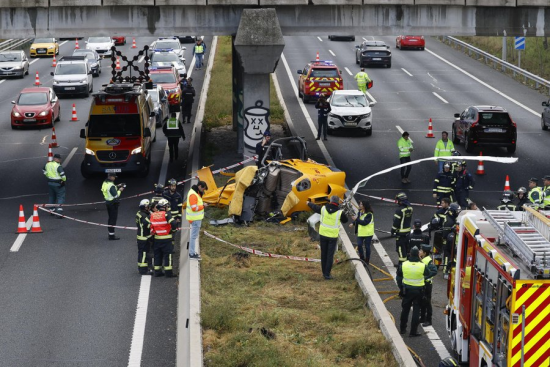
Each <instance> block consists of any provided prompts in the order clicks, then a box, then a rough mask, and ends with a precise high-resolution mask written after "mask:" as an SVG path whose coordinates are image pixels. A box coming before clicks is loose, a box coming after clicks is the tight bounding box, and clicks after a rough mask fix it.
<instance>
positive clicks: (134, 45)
mask: <svg viewBox="0 0 550 367" xmlns="http://www.w3.org/2000/svg"><path fill="white" fill-rule="evenodd" d="M132 48H137V46H136V37H132Z"/></svg>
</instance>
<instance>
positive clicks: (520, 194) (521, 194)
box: [516, 187, 529, 211]
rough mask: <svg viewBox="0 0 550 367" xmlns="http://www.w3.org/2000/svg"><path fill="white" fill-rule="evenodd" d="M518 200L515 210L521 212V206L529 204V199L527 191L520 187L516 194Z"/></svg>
mask: <svg viewBox="0 0 550 367" xmlns="http://www.w3.org/2000/svg"><path fill="white" fill-rule="evenodd" d="M516 196H517V198H518V203H517V204H516V210H521V211H523V210H524V209H523V206H524V205H525V204H529V198H528V197H527V189H526V188H525V187H520V188H519V189H518V191H517V192H516Z"/></svg>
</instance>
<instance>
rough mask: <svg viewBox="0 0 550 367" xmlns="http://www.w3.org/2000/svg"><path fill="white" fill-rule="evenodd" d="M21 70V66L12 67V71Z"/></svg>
mask: <svg viewBox="0 0 550 367" xmlns="http://www.w3.org/2000/svg"><path fill="white" fill-rule="evenodd" d="M21 69H23V67H22V66H14V67H13V70H21Z"/></svg>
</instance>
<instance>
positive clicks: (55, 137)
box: [50, 126, 59, 148]
mask: <svg viewBox="0 0 550 367" xmlns="http://www.w3.org/2000/svg"><path fill="white" fill-rule="evenodd" d="M50 145H51V146H52V148H57V147H58V146H59V145H57V136H55V127H53V126H52V143H51V144H50Z"/></svg>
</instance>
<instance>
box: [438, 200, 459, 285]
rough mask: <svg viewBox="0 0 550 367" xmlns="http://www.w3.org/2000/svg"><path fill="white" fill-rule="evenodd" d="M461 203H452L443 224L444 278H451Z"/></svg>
mask: <svg viewBox="0 0 550 367" xmlns="http://www.w3.org/2000/svg"><path fill="white" fill-rule="evenodd" d="M460 210H461V209H460V205H458V204H457V203H451V205H449V209H448V210H447V213H446V215H445V220H444V221H443V223H442V225H441V230H442V237H443V273H444V275H443V278H445V279H449V272H450V271H451V267H450V266H449V263H450V262H451V261H452V260H453V257H454V254H455V253H456V251H455V241H456V224H457V223H458V220H457V219H458V215H459V214H460Z"/></svg>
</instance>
